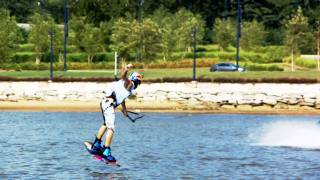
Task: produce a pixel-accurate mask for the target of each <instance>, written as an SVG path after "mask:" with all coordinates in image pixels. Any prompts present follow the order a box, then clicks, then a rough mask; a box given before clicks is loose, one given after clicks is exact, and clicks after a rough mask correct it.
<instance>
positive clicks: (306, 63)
mask: <svg viewBox="0 0 320 180" xmlns="http://www.w3.org/2000/svg"><path fill="white" fill-rule="evenodd" d="M296 65H298V66H302V67H306V68H311V69H313V68H316V67H317V61H315V60H312V59H303V58H297V59H296Z"/></svg>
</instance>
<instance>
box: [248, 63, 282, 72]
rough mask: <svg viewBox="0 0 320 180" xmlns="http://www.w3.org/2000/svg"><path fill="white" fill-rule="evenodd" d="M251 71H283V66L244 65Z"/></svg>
mask: <svg viewBox="0 0 320 180" xmlns="http://www.w3.org/2000/svg"><path fill="white" fill-rule="evenodd" d="M244 66H245V67H246V69H248V70H249V71H283V68H282V67H279V66H278V65H275V64H271V65H269V64H251V63H249V64H248V63H247V64H245V65H244Z"/></svg>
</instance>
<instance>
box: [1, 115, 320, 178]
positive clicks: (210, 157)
mask: <svg viewBox="0 0 320 180" xmlns="http://www.w3.org/2000/svg"><path fill="white" fill-rule="evenodd" d="M116 116H117V122H116V134H115V137H114V141H113V145H112V153H113V155H114V156H116V158H117V159H118V161H119V163H120V164H121V167H120V168H118V167H112V166H108V165H104V164H103V163H101V162H99V161H96V160H94V159H93V157H92V156H90V155H89V154H88V153H87V151H86V150H85V148H84V145H83V141H85V140H93V138H94V134H95V132H96V130H97V129H98V128H99V126H100V124H101V123H102V117H101V115H100V113H51V112H50V113H46V112H41V113H39V112H1V113H0V154H1V156H0V157H1V159H0V179H16V178H22V179H39V178H40V179H256V178H259V179H275V178H276V179H277V178H280V179H291V178H298V179H299V178H303V179H319V178H320V142H319V139H320V138H319V136H318V137H313V136H316V135H320V129H319V127H318V126H320V125H319V124H317V121H318V120H319V119H320V118H319V117H316V116H262V115H259V116H256V115H223V114H221V115H215V114H173V113H172V114H170V113H163V114H161V113H147V114H146V117H144V118H143V119H140V120H138V121H137V122H136V123H135V124H133V123H131V122H130V121H128V120H127V119H125V118H123V116H122V115H121V114H117V115H116ZM290 123H291V124H290ZM278 128H280V129H278ZM281 128H283V129H281ZM306 129H307V130H306ZM305 130H306V131H305ZM318 130H319V131H318ZM286 131H288V132H286ZM306 132H312V133H311V134H308V133H306ZM292 137H293V138H292ZM304 142H308V144H304ZM281 143H283V144H281Z"/></svg>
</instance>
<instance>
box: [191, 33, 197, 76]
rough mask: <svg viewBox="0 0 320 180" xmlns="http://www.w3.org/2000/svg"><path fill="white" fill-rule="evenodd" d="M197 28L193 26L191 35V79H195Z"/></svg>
mask: <svg viewBox="0 0 320 180" xmlns="http://www.w3.org/2000/svg"><path fill="white" fill-rule="evenodd" d="M196 35H197V29H196V27H193V29H192V36H193V81H196V59H197V49H196V48H197V42H196Z"/></svg>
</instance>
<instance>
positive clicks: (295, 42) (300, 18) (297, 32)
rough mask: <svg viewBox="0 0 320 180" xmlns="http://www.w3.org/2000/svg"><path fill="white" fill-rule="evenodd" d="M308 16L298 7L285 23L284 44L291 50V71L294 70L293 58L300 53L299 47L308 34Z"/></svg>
mask: <svg viewBox="0 0 320 180" xmlns="http://www.w3.org/2000/svg"><path fill="white" fill-rule="evenodd" d="M308 33H310V31H309V25H308V18H307V17H305V16H304V15H303V13H302V9H301V7H299V8H298V11H297V13H296V15H295V16H294V17H293V18H291V19H290V20H289V21H288V22H287V23H286V37H285V39H286V40H285V44H286V46H287V47H288V49H289V50H290V52H291V71H294V58H295V56H296V55H297V54H299V53H300V47H301V45H302V44H304V43H303V42H304V40H305V39H306V37H307V36H308Z"/></svg>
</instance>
